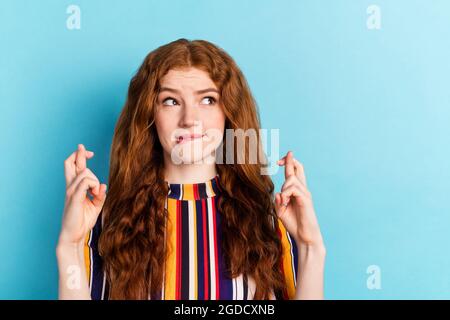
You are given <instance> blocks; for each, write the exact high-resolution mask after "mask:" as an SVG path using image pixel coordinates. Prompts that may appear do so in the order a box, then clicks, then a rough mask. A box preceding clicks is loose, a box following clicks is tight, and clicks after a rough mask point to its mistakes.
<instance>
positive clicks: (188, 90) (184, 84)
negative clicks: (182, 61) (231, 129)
mask: <svg viewBox="0 0 450 320" xmlns="http://www.w3.org/2000/svg"><path fill="white" fill-rule="evenodd" d="M160 87H161V89H160V92H159V95H158V98H157V106H156V115H155V124H156V130H157V132H158V137H159V141H160V142H161V145H162V147H163V149H164V153H165V156H169V157H170V159H171V160H172V162H175V163H176V164H180V163H202V162H206V161H214V156H212V154H213V152H214V151H215V150H216V149H217V147H219V146H220V143H221V142H222V139H223V133H224V129H225V114H224V112H223V110H222V105H221V101H220V98H221V97H220V94H219V91H218V88H217V87H216V85H215V84H214V82H213V81H212V80H211V78H210V77H209V75H208V73H207V72H205V71H203V70H200V69H197V68H188V69H173V70H170V71H169V72H168V73H167V74H166V75H165V76H164V77H163V78H162V79H161V81H160Z"/></svg>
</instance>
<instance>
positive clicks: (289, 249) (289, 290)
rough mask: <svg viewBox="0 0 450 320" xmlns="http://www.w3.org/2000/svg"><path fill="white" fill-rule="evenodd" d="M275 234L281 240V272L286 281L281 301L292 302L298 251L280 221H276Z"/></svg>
mask: <svg viewBox="0 0 450 320" xmlns="http://www.w3.org/2000/svg"><path fill="white" fill-rule="evenodd" d="M276 232H277V234H278V236H279V237H280V239H281V245H282V248H283V249H282V250H283V252H282V259H281V266H280V268H281V270H282V272H283V275H284V279H285V281H286V290H285V292H283V299H285V300H292V299H294V297H295V289H296V285H297V283H296V282H297V272H298V251H297V244H296V243H295V241H294V238H293V237H292V236H291V235H290V234H289V232H288V231H287V230H286V228H285V227H284V225H283V223H282V222H281V219H280V218H278V219H277V225H276Z"/></svg>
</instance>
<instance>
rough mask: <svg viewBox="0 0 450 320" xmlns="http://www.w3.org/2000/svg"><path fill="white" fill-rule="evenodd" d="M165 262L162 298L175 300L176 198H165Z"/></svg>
mask: <svg viewBox="0 0 450 320" xmlns="http://www.w3.org/2000/svg"><path fill="white" fill-rule="evenodd" d="M167 211H168V221H167V230H166V232H167V240H166V241H167V261H166V262H167V263H166V271H165V272H166V273H165V280H164V281H165V285H164V291H165V293H164V299H165V300H175V279H176V278H175V275H176V274H175V272H176V270H177V269H176V250H175V249H176V240H177V239H176V235H177V234H176V232H177V230H176V225H177V216H176V213H177V200H176V199H172V198H167Z"/></svg>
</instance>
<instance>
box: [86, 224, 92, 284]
mask: <svg viewBox="0 0 450 320" xmlns="http://www.w3.org/2000/svg"><path fill="white" fill-rule="evenodd" d="M91 233H92V230H91V231H90V232H88V233H87V235H86V238H85V240H84V265H85V267H86V275H87V280H88V283H91V252H90V251H91V250H90V249H91V248H90V247H89V240H90V238H91Z"/></svg>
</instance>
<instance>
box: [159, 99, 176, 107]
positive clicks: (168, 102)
mask: <svg viewBox="0 0 450 320" xmlns="http://www.w3.org/2000/svg"><path fill="white" fill-rule="evenodd" d="M162 104H163V105H165V106H175V105H177V104H178V102H177V100H175V99H174V98H166V99H164V100H163V102H162Z"/></svg>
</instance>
